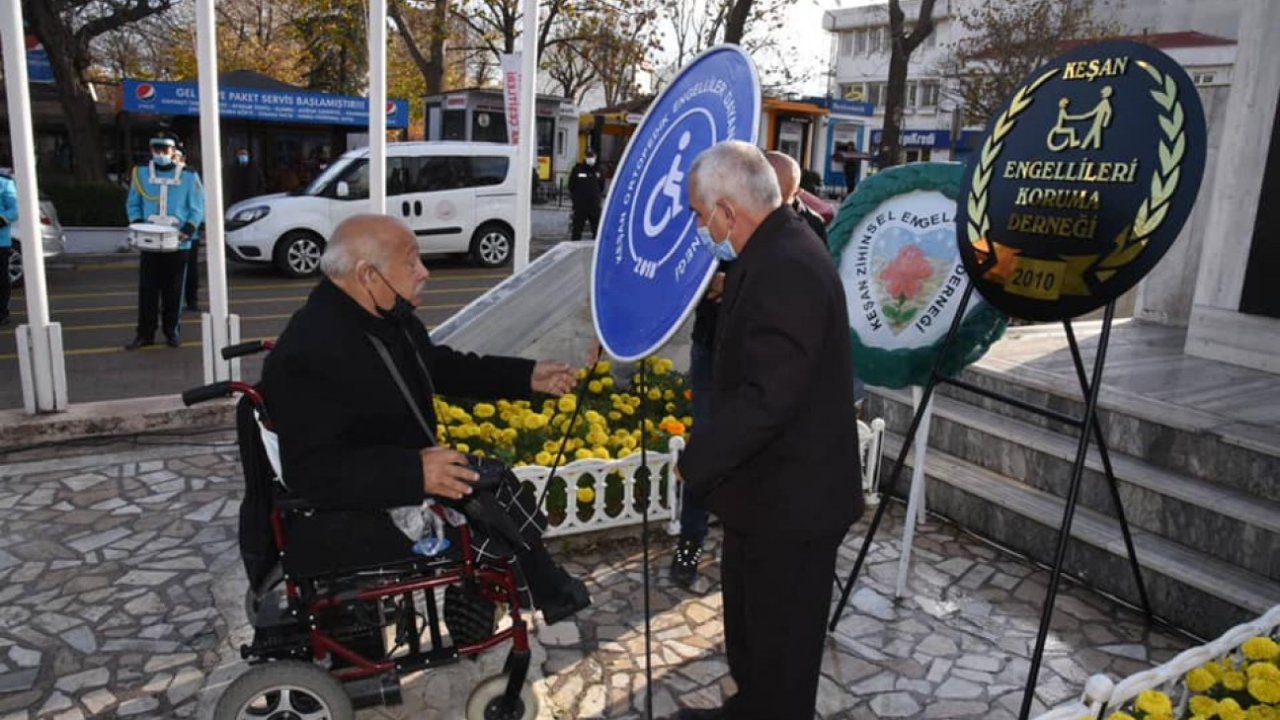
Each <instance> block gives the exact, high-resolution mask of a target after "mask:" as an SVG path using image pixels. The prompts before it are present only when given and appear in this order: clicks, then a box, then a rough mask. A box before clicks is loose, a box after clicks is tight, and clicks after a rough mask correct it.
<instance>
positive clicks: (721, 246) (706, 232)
mask: <svg viewBox="0 0 1280 720" xmlns="http://www.w3.org/2000/svg"><path fill="white" fill-rule="evenodd" d="M719 209H720V208H719V207H718V206H717V207H716V208H715V209H713V210H712V211H711V214H710V215H708V216H707V224H705V225H702V226H700V227H699V228H698V240H699V241H700V242H701V243H702V244H703V245H706V246H707V248H708V249H709V250H711V254H712V255H714V256H715V258H716V259H717V260H719V261H721V262H733V261H734V260H737V259H738V251H737V250H734V249H733V243H730V242H729V238H728V237H726V238H725V239H724V240H716V239H715V238H714V237H712V236H711V218H713V217H715V216H716V210H719Z"/></svg>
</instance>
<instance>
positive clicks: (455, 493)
mask: <svg viewBox="0 0 1280 720" xmlns="http://www.w3.org/2000/svg"><path fill="white" fill-rule="evenodd" d="M420 455H421V456H422V488H423V490H425V491H426V493H427V494H428V495H435V496H437V497H442V498H448V499H450V500H458V499H461V498H464V497H466V496H468V495H470V494H471V483H473V482H475V481H476V480H479V479H480V475H479V474H478V473H476V471H475V470H472V469H471V468H470V467H469V466H468V465H467V456H466V455H463V454H462V453H460V452H458V451H457V450H451V449H449V448H445V447H429V448H426V449H424V450H423V451H422V452H421V453H420Z"/></svg>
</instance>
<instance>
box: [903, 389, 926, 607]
mask: <svg viewBox="0 0 1280 720" xmlns="http://www.w3.org/2000/svg"><path fill="white" fill-rule="evenodd" d="M923 395H924V389H923V388H921V387H919V386H918V385H917V386H913V387H912V388H911V405H912V408H913V409H914V410H916V411H919V409H920V400H921V399H922V397H923ZM932 420H933V398H930V399H929V405H928V406H927V407H926V408H925V410H924V415H923V416H921V418H920V427H919V429H918V430H917V432H916V444H915V448H914V450H915V457H914V459H913V460H912V466H911V489H910V490H909V491H908V492H907V517H906V519H904V520H903V521H902V552H901V554H900V555H899V557H898V586H897V589H896V590H895V595H896V596H897V597H900V598H901V597H906V593H907V577H908V574H909V573H910V572H911V544H912V543H913V542H915V536H916V521H917V520H918V519H922V518H923V517H924V485H925V479H924V461H925V451H926V450H927V449H928V447H929V424H930V421H932Z"/></svg>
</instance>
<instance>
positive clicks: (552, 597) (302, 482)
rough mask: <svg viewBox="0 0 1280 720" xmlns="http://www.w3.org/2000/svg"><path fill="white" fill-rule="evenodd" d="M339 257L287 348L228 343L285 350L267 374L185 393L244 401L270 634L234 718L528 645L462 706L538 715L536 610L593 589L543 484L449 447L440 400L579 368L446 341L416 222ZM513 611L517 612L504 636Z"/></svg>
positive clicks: (281, 712) (560, 378) (502, 390)
mask: <svg viewBox="0 0 1280 720" xmlns="http://www.w3.org/2000/svg"><path fill="white" fill-rule="evenodd" d="M321 268H322V270H323V271H324V274H325V278H324V279H322V280H321V281H320V283H319V284H318V285H317V286H316V288H315V289H314V290H313V291H312V292H311V294H310V296H309V297H308V299H307V302H306V304H305V305H304V306H303V307H302V308H301V309H300V310H298V311H297V312H296V313H295V314H294V315H293V317H292V318H291V320H290V321H289V324H288V326H287V327H286V329H285V331H284V332H283V333H282V334H281V336H280V338H279V340H278V341H277V343H275V344H274V346H272V345H271V344H269V343H249V344H246V345H245V346H239V347H237V348H229V349H228V350H227V351H224V355H229V354H242V353H244V352H253V351H257V350H262V349H267V348H270V349H271V352H270V354H269V355H268V356H267V359H266V362H265V363H264V366H263V374H262V381H261V383H260V384H259V385H257V386H251V385H246V384H243V383H238V382H230V383H226V382H224V383H216V384H214V385H211V386H206V387H204V388H199V389H197V390H193V391H189V392H188V393H187V394H186V395H184V399H185V400H186V401H187V402H188V403H189V404H190V403H194V402H200V401H202V400H205V399H210V398H213V397H225V396H228V395H231V394H236V393H238V394H241V395H243V398H242V400H241V403H240V406H239V408H238V413H237V430H238V435H239V439H240V449H241V459H242V462H243V464H244V467H245V480H246V493H245V500H244V502H243V503H242V505H241V513H240V514H241V517H240V545H241V553H242V557H243V559H244V563H245V569H246V571H247V573H248V575H249V580H250V590H249V598H248V603H247V606H248V607H247V610H248V612H249V614H250V620H251V622H252V624H253V628H254V638H253V642H252V644H250V645H247V646H244V647H242V648H241V654H242V655H243V656H244V657H245V658H246V659H248V660H249V661H250V662H251V663H252V664H253V667H252V668H251V669H250V671H249V672H248V673H246V674H245V675H242V676H241V677H240V678H239V679H237V680H236V681H235V682H234V683H232V684H231V685H230V686H229V687H228V688H227V691H226V692H225V693H224V694H223V697H222V698H221V700H220V702H219V704H218V708H217V711H216V713H215V717H216V718H217V720H222V719H223V718H236V719H237V720H238V719H240V718H276V719H277V720H283V719H284V718H295V717H316V718H321V717H323V718H330V719H331V720H343V719H345V718H350V717H352V712H353V708H354V707H364V706H367V705H376V704H393V703H396V702H399V699H400V698H399V687H400V681H399V678H400V676H401V675H403V674H405V673H408V672H412V671H415V670H420V669H426V668H432V667H436V666H439V665H443V664H447V663H450V662H454V661H456V660H457V659H459V658H460V657H464V656H471V655H475V654H478V653H480V652H483V651H485V650H487V649H489V648H491V647H494V646H496V645H499V644H502V643H504V642H506V641H507V640H511V641H512V649H511V651H510V653H509V655H508V657H507V660H506V665H505V668H504V672H505V675H499V676H495V677H494V678H490V679H489V680H487V681H485V682H484V683H481V685H480V686H479V687H477V688H476V690H475V692H473V693H472V696H471V698H470V700H469V701H468V703H467V706H466V708H465V712H462V713H459V714H461V715H463V716H464V717H466V718H473V717H475V718H512V719H513V720H514V719H517V718H532V717H533V716H534V715H535V714H536V711H537V708H536V702H535V700H534V697H533V695H532V692H531V691H530V689H529V688H528V685H527V683H526V675H527V671H528V667H529V644H528V633H527V625H526V622H525V620H524V616H523V615H522V613H521V611H522V610H526V611H528V612H532V610H533V609H534V608H537V609H539V610H541V611H542V613H543V618H544V620H545V621H546V622H547V623H555V622H558V621H560V620H563V619H565V618H567V617H569V616H571V615H572V614H574V613H575V612H577V611H579V610H581V609H583V608H585V607H587V606H588V605H589V604H590V598H589V596H588V595H587V591H586V588H585V586H584V585H583V584H582V582H581V581H579V580H577V579H574V578H572V577H570V576H569V575H568V574H567V573H565V572H564V570H563V569H561V568H560V567H559V566H558V565H557V564H556V563H555V562H554V561H553V560H552V558H551V557H550V555H549V554H548V552H547V550H546V548H545V547H544V546H543V544H542V542H541V535H542V532H543V531H544V530H545V527H546V520H545V518H544V517H543V515H542V514H541V512H540V511H539V508H538V507H537V502H536V500H535V499H534V498H533V497H532V493H531V491H530V490H529V489H528V488H527V487H521V486H520V484H519V483H518V482H517V481H516V479H515V477H514V475H512V474H511V473H510V472H509V471H507V470H506V468H505V467H503V466H501V464H499V463H496V462H493V461H486V460H485V459H482V458H474V457H469V456H465V455H463V454H461V453H459V452H456V451H454V450H451V449H449V448H446V447H443V446H441V445H440V444H438V442H437V438H436V428H437V424H436V417H435V412H434V404H433V402H432V398H433V397H434V395H435V393H436V391H437V390H439V391H440V392H441V393H445V394H448V395H450V396H454V397H459V398H486V397H527V396H529V395H530V393H532V392H542V393H548V394H551V395H559V394H563V393H565V392H567V391H569V390H570V389H572V387H573V384H574V382H575V378H576V372H575V371H574V369H573V368H571V367H570V366H568V365H565V364H562V363H556V362H548V361H541V362H537V363H535V362H533V361H530V360H523V359H519V358H505V357H480V356H476V355H473V354H467V353H460V352H456V351H454V350H451V349H449V348H447V347H443V346H439V345H435V344H433V343H432V342H431V339H430V337H429V335H428V334H427V331H426V328H425V327H424V326H423V324H422V322H421V321H420V320H419V319H418V318H417V316H416V315H415V314H414V310H415V308H416V305H417V298H418V295H419V293H420V292H421V290H422V286H423V283H424V282H425V280H426V279H427V277H428V272H427V269H426V268H425V267H424V266H423V265H422V262H421V259H420V257H419V254H418V248H417V244H416V242H415V240H414V236H413V234H412V232H411V231H410V230H409V228H408V227H407V226H405V225H404V224H403V223H401V222H400V221H398V220H395V219H392V218H388V217H384V216H373V215H364V216H356V217H353V218H351V219H349V220H347V221H345V222H343V223H342V224H340V225H339V226H338V228H337V229H336V230H335V231H334V235H333V237H332V238H330V240H329V243H328V245H327V247H326V249H325V253H324V256H323V258H322V260H321ZM393 516H394V518H393ZM437 591H442V594H443V597H444V608H443V625H444V628H443V632H442V628H441V613H440V609H439V607H438V599H437ZM498 605H502V606H505V607H506V608H507V610H508V613H509V615H510V618H511V623H510V625H509V626H508V627H506V628H505V629H503V630H502V631H497V614H496V608H497V606H498ZM446 632H447V634H448V638H447V639H446V638H445V636H444V635H445V633H446ZM424 636H425V637H424ZM424 640H427V641H428V643H427V644H426V645H425V646H424V642H423V641H424Z"/></svg>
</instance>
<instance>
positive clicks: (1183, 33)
mask: <svg viewBox="0 0 1280 720" xmlns="http://www.w3.org/2000/svg"><path fill="white" fill-rule="evenodd" d="M984 1H985V0H939V2H937V4H936V5H935V6H934V17H933V19H934V23H935V29H934V32H933V33H932V34H931V35H930V36H929V37H928V38H927V39H926V40H925V42H924V44H923V45H922V46H921V47H919V48H917V49H916V51H915V52H914V53H913V54H912V57H911V62H910V65H909V67H908V75H907V93H906V97H905V107H904V111H903V120H904V124H903V125H904V126H903V149H904V154H905V156H906V159H907V161H909V162H910V161H923V160H939V161H946V160H956V161H964V160H965V158H966V157H967V155H968V153H970V152H972V150H973V148H974V146H975V144H976V143H977V141H978V139H979V138H980V137H981V132H982V127H981V126H964V125H962V124H961V122H960V120H959V118H960V113H959V112H958V111H962V110H963V109H962V108H960V107H958V104H957V101H956V99H955V97H956V95H955V93H954V92H951V90H952V86H951V85H950V84H949V82H948V79H947V77H946V75H945V71H944V70H945V68H946V66H947V61H948V57H949V56H950V55H951V53H952V48H954V47H955V46H956V45H957V44H959V43H963V42H965V40H966V39H967V38H968V31H967V30H966V28H965V27H964V25H963V24H962V23H961V22H960V19H959V18H960V16H961V15H962V14H964V13H966V12H968V11H969V10H970V9H971V8H973V7H977V6H978V5H979V4H980V3H982V2H984ZM1248 1H1251V0H1248ZM902 5H903V13H904V15H905V17H906V19H907V22H908V27H909V25H910V22H911V21H912V20H914V18H915V17H916V15H917V14H918V12H919V6H920V3H919V0H905V1H904V2H903V3H902ZM1245 5H1246V0H1222V2H1212V3H1205V2H1197V1H1196V0H1126V2H1125V3H1124V4H1122V5H1120V6H1119V7H1118V8H1114V9H1112V8H1111V7H1110V6H1108V9H1107V10H1106V11H1105V12H1108V13H1113V14H1112V15H1110V16H1109V17H1110V18H1112V19H1114V20H1116V21H1117V22H1118V23H1119V24H1120V25H1121V26H1122V27H1123V28H1124V29H1125V32H1126V33H1128V35H1127V36H1126V39H1130V40H1134V41H1138V42H1144V43H1146V44H1149V45H1152V46H1154V47H1157V48H1159V49H1160V50H1162V51H1163V52H1165V53H1166V54H1168V55H1169V56H1171V57H1172V58H1173V59H1174V60H1176V61H1178V62H1179V63H1180V64H1181V65H1182V66H1183V67H1184V68H1185V69H1186V70H1187V73H1188V74H1189V75H1190V76H1191V78H1192V80H1193V81H1194V82H1195V84H1196V86H1197V88H1198V89H1199V91H1200V97H1201V101H1202V103H1203V104H1204V108H1205V118H1206V122H1207V125H1208V154H1207V158H1206V169H1205V176H1204V180H1203V182H1202V183H1201V189H1200V196H1199V198H1198V199H1197V202H1196V206H1195V210H1194V211H1193V212H1192V215H1191V217H1190V218H1188V220H1187V223H1186V225H1185V226H1184V228H1183V231H1182V234H1181V236H1180V237H1179V239H1178V240H1177V242H1175V243H1174V245H1173V247H1172V248H1171V249H1170V250H1169V252H1168V253H1167V254H1166V256H1165V257H1164V258H1163V259H1162V261H1161V262H1160V264H1159V265H1157V266H1156V268H1155V269H1154V270H1153V271H1152V272H1151V274H1150V275H1148V277H1147V278H1146V279H1145V280H1144V281H1143V282H1142V283H1141V284H1140V285H1139V286H1138V287H1137V288H1136V289H1135V290H1133V291H1132V292H1133V293H1134V297H1133V302H1134V316H1135V317H1137V318H1141V319H1145V320H1151V321H1154V322H1159V323H1163V324H1168V325H1175V326H1187V325H1188V324H1189V323H1190V321H1191V317H1192V306H1193V302H1194V297H1195V296H1196V293H1197V276H1198V274H1199V273H1200V272H1201V259H1202V255H1203V254H1204V252H1205V239H1206V237H1207V236H1208V234H1209V232H1208V231H1209V222H1210V220H1211V218H1210V207H1209V206H1210V201H1209V197H1210V194H1211V192H1212V188H1213V187H1214V184H1215V177H1216V167H1217V158H1218V153H1219V148H1220V146H1221V145H1222V143H1223V139H1224V137H1228V136H1229V135H1227V134H1226V111H1227V105H1228V99H1229V97H1230V95H1231V87H1232V81H1233V75H1234V74H1235V73H1236V68H1235V64H1236V53H1237V42H1236V37H1237V36H1238V35H1239V34H1240V32H1241V30H1240V27H1241V22H1242V12H1243V8H1244V7H1245ZM823 22H824V27H825V28H826V29H827V30H828V31H830V32H831V33H832V48H831V51H832V54H831V57H832V63H831V72H830V83H829V88H828V92H829V93H830V94H831V96H832V97H833V98H844V99H849V100H855V101H863V102H867V103H870V104H872V105H873V106H874V113H873V114H872V115H871V116H869V117H867V118H866V119H865V129H866V144H865V145H861V146H860V149H862V150H863V151H866V152H871V153H874V151H875V148H876V146H877V144H878V142H879V138H880V130H881V129H882V128H883V126H884V100H885V92H886V85H887V83H886V79H887V78H888V74H889V56H890V48H889V40H888V24H889V16H888V10H887V3H880V4H876V5H870V6H863V7H857V8H848V9H841V10H831V11H828V12H827V13H826V15H825V17H824V20H823ZM866 165H867V163H864V168H863V173H866V172H868V171H872V170H873V169H872V168H868V167H865V166H866ZM814 169H818V168H817V167H816V166H815V168H814ZM827 178H828V179H827V182H832V179H833V178H832V176H831V175H830V174H828V176H827Z"/></svg>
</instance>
